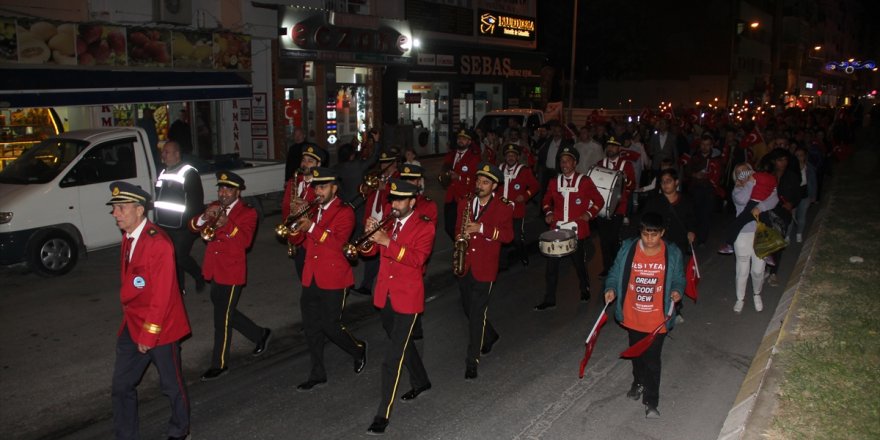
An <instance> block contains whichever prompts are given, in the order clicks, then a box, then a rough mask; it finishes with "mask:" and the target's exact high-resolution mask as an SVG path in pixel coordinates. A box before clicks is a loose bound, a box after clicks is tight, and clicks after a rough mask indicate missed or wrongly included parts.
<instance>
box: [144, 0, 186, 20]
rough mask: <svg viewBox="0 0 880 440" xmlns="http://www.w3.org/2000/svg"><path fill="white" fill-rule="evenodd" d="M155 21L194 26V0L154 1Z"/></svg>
mask: <svg viewBox="0 0 880 440" xmlns="http://www.w3.org/2000/svg"><path fill="white" fill-rule="evenodd" d="M153 21H156V22H159V23H174V24H185V25H189V24H192V0H153Z"/></svg>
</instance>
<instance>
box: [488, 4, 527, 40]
mask: <svg viewBox="0 0 880 440" xmlns="http://www.w3.org/2000/svg"><path fill="white" fill-rule="evenodd" d="M478 16H479V17H480V23H479V25H478V26H479V29H478V33H479V35H480V36H483V37H497V38H506V39H512V40H520V41H535V19H534V18H531V17H524V16H521V15H512V14H507V13H504V12H497V11H490V10H486V9H479V10H478Z"/></svg>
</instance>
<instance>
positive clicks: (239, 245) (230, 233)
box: [189, 199, 257, 286]
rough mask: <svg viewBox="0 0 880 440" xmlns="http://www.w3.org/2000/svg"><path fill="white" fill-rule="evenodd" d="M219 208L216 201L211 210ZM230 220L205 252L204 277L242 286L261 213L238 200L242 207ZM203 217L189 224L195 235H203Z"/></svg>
mask: <svg viewBox="0 0 880 440" xmlns="http://www.w3.org/2000/svg"><path fill="white" fill-rule="evenodd" d="M219 204H220V202H216V201H215V202H212V203H211V204H210V205H209V207H211V206H214V205H219ZM226 216H227V218H228V221H227V222H226V224H225V225H223V227H221V228H217V231H216V232H215V234H214V239H213V240H211V241H210V242H208V245H207V247H206V248H205V259H204V261H203V262H202V275H204V277H205V279H206V280H213V281H214V282H215V283H219V284H226V285H236V286H238V285H242V284H244V283H245V282H247V256H246V255H245V252H246V251H247V249H248V248H249V247H250V246H251V243H252V242H253V240H254V231H255V230H256V228H257V211H256V210H255V209H254V208H252V207H251V206H250V205H247V204H245V203H244V201H243V200H241V199H238V203H236V204H235V206H233V207H232V210H231V211H229V214H227V215H226ZM200 217H201V215H197V216H195V217H193V218H192V220H190V222H189V226H190V229H192V230H193V232H199V231H201V229H202V228H203V227H204V225H201V226H199V225H198V222H199V218H200Z"/></svg>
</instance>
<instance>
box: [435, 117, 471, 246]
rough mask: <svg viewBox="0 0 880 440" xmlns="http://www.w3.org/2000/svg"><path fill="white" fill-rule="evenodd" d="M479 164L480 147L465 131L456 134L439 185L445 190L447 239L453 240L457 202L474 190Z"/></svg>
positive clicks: (444, 211)
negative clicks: (475, 175) (453, 147)
mask: <svg viewBox="0 0 880 440" xmlns="http://www.w3.org/2000/svg"><path fill="white" fill-rule="evenodd" d="M479 164H480V146H479V145H477V144H476V143H475V142H474V141H473V137H472V136H471V134H470V133H469V132H468V131H467V130H461V131H459V132H458V138H457V139H456V141H455V149H454V150H450V151H449V152H448V153H446V157H444V158H443V167H442V173H443V174H441V175H440V183H441V184H442V185H444V187H445V188H446V197H444V198H443V203H444V205H443V224H444V228H445V229H446V234H447V235H449V238H451V239H453V240H455V235H456V233H457V231H455V213H456V211H457V209H458V201H459V200H461V199H463V198H465V197H466V196H467V195H468V193H470V192H471V191H472V190H473V189H474V174H475V173H476V172H477V165H479Z"/></svg>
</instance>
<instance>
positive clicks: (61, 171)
mask: <svg viewBox="0 0 880 440" xmlns="http://www.w3.org/2000/svg"><path fill="white" fill-rule="evenodd" d="M151 151H152V150H151V149H150V148H149V140H148V139H147V135H146V132H144V130H143V129H141V128H136V127H124V128H104V129H92V130H79V131H72V132H67V133H63V134H61V135H59V136H57V137H54V138H50V139H47V140H45V141H43V142H41V143H39V144H37V145H35V146H33V147H31V148H30V149H28V150H27V151H26V152H25V153H23V154H22V155H21V156H20V157H19V158H18V159H16V160H15V161H13V162H11V163H10V164H9V165H7V166H6V168H5V169H3V171H0V265H11V264H20V263H24V264H26V265H27V267H28V268H30V269H31V270H32V271H34V272H36V273H38V274H40V275H45V276H57V275H63V274H65V273H67V272H69V271H70V270H71V269H73V267H74V266H75V265H76V263H77V260H78V258H79V256H80V254H81V253H84V252H90V251H93V250H97V249H103V248H107V247H111V246H116V245H118V244H119V240H120V239H119V235H120V232H119V229H118V228H117V227H116V224H115V222H114V220H113V217H112V216H110V215H109V211H110V210H109V209H108V207H107V206H106V205H105V203H106V202H107V200H108V198H109V197H108V194H109V192H108V191H109V189H108V188H109V183H110V182H113V181H117V180H122V181H126V182H130V183H133V184H135V185H138V186H140V187H141V188H144V189H147V190H148V191H149V192H150V193H151V194H152V193H153V191H154V182H155V181H156V177H157V175H158V172H157V170H156V167H155V163H156V161H154V160H153V157H152V153H151ZM242 165H243V166H244V167H243V168H241V169H236V170H235V172H236V173H237V174H240V175H241V176H242V177H243V178H244V179H245V182H246V183H247V188H246V190H245V191H244V192H243V193H242V196H243V197H245V198H246V200H248V202H249V203H251V204H254V205H255V206H256V207H257V209H258V211H259V212H262V209H261V205H260V197H261V196H265V195H267V194H271V193H277V192H280V191H281V190H282V188H279V187H278V182H281V181H282V180H283V177H282V176H283V174H284V163H282V162H270V161H261V162H256V161H253V162H242ZM203 168H208V167H202V169H199V171H200V173H204V174H202V175H201V177H202V185H203V186H204V188H205V202H206V203H207V202H209V201H211V200H213V199H214V198H216V192H214V191H212V189H213V187H214V186H215V185H216V178H215V176H214V174H213V172H211V170H207V169H203Z"/></svg>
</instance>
